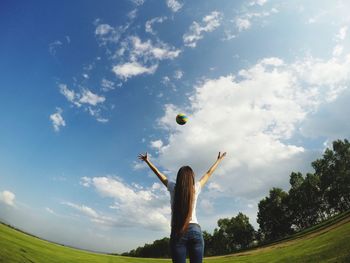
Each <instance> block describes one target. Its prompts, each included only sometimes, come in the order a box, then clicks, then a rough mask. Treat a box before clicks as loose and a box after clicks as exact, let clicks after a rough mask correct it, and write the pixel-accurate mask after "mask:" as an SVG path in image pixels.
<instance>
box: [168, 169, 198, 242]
mask: <svg viewBox="0 0 350 263" xmlns="http://www.w3.org/2000/svg"><path fill="white" fill-rule="evenodd" d="M193 201H194V172H193V170H192V169H191V167H189V166H182V167H181V168H180V169H179V171H178V172H177V177H176V185H175V196H174V204H173V215H172V227H173V229H174V230H175V233H177V234H180V235H181V234H182V233H184V232H185V231H186V230H187V227H188V224H189V222H190V220H191V216H192V209H193Z"/></svg>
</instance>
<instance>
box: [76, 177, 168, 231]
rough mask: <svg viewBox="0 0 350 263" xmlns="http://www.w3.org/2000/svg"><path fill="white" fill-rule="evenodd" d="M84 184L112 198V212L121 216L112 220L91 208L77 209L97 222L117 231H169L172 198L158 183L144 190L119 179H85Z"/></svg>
mask: <svg viewBox="0 0 350 263" xmlns="http://www.w3.org/2000/svg"><path fill="white" fill-rule="evenodd" d="M81 184H82V185H83V186H85V187H93V188H94V189H95V190H96V191H97V192H98V193H99V194H100V195H101V196H102V197H105V198H111V199H112V200H113V202H114V203H113V205H111V206H110V208H111V209H116V210H117V211H118V216H116V217H113V218H110V217H108V216H105V215H102V214H101V213H97V212H96V211H94V210H92V209H89V208H88V207H82V206H79V207H75V208H76V209H79V210H80V211H81V212H82V213H84V214H86V215H87V216H89V217H91V218H93V219H98V220H95V222H97V223H101V224H106V225H111V226H116V227H119V226H127V227H132V226H135V225H138V226H143V227H146V228H150V229H153V230H169V227H170V224H169V219H170V211H171V210H170V201H169V200H170V199H169V198H170V197H169V194H168V193H167V191H166V189H165V187H164V186H161V185H160V184H158V183H155V184H153V185H152V186H151V187H149V188H146V189H144V188H143V187H139V186H137V185H136V184H134V185H132V186H130V185H127V184H126V183H124V182H123V181H122V180H121V179H120V178H118V177H93V178H89V177H83V178H82V179H81ZM71 206H72V205H71ZM72 207H73V206H72ZM150 211H152V213H150ZM106 218H108V220H107V219H106Z"/></svg>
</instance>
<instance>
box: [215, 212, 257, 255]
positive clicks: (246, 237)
mask: <svg viewBox="0 0 350 263" xmlns="http://www.w3.org/2000/svg"><path fill="white" fill-rule="evenodd" d="M218 226H219V227H220V230H221V231H222V233H223V236H224V237H225V238H226V247H227V249H228V251H229V252H233V251H235V250H237V249H240V248H246V247H248V246H249V244H250V243H251V242H252V241H253V238H254V228H253V226H252V225H251V224H250V223H249V217H248V216H246V215H244V214H242V213H238V215H237V216H236V217H232V218H231V219H229V218H224V219H219V221H218Z"/></svg>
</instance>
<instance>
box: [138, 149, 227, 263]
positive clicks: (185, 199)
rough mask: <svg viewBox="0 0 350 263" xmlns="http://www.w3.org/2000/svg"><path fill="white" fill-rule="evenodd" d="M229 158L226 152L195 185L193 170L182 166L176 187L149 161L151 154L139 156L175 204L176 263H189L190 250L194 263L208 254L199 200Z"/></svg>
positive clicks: (173, 239) (172, 240)
mask: <svg viewBox="0 0 350 263" xmlns="http://www.w3.org/2000/svg"><path fill="white" fill-rule="evenodd" d="M225 156H226V152H224V153H223V154H220V152H219V155H218V157H217V160H216V161H215V163H214V164H213V165H212V166H211V167H210V169H209V170H208V171H207V172H206V173H205V174H204V175H203V176H202V178H201V179H200V180H199V181H198V182H195V178H194V177H195V175H194V172H193V170H192V169H191V167H189V166H182V167H181V168H180V170H179V171H178V173H177V177H176V183H175V182H172V181H168V178H167V177H166V176H165V175H164V174H162V173H161V172H160V171H159V170H158V169H157V168H156V167H155V166H154V165H153V164H152V163H151V161H150V160H149V159H148V155H147V153H145V154H139V156H138V157H139V159H140V160H142V161H144V162H146V163H147V165H148V166H149V167H150V168H151V169H152V171H153V172H154V173H155V174H156V175H157V176H158V178H159V180H160V181H161V182H162V183H163V184H164V185H165V186H166V187H167V189H168V191H169V192H170V203H171V214H172V216H171V235H170V248H171V257H172V259H173V262H175V263H185V262H186V254H187V250H188V253H189V256H190V262H191V263H201V262H202V260H203V253H204V239H203V235H202V231H201V227H200V225H199V224H198V220H197V215H196V205H197V197H198V194H199V193H200V191H201V189H202V187H203V186H204V185H205V184H206V182H207V181H208V179H209V177H210V176H211V175H212V173H213V172H214V171H215V169H216V167H217V166H218V164H219V163H220V162H221V161H222V159H223V158H224V157H225Z"/></svg>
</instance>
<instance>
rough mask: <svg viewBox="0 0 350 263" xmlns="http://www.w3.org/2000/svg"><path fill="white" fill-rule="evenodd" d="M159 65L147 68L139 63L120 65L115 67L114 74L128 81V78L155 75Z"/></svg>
mask: <svg viewBox="0 0 350 263" xmlns="http://www.w3.org/2000/svg"><path fill="white" fill-rule="evenodd" d="M157 67H158V65H157V64H156V65H152V66H150V67H146V66H143V65H141V64H140V63H138V62H127V63H124V64H119V65H116V66H114V67H113V72H114V73H115V74H116V75H117V76H118V77H120V78H122V79H124V80H127V79H128V78H131V77H134V76H137V75H141V74H153V73H154V72H155V71H156V69H157Z"/></svg>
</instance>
